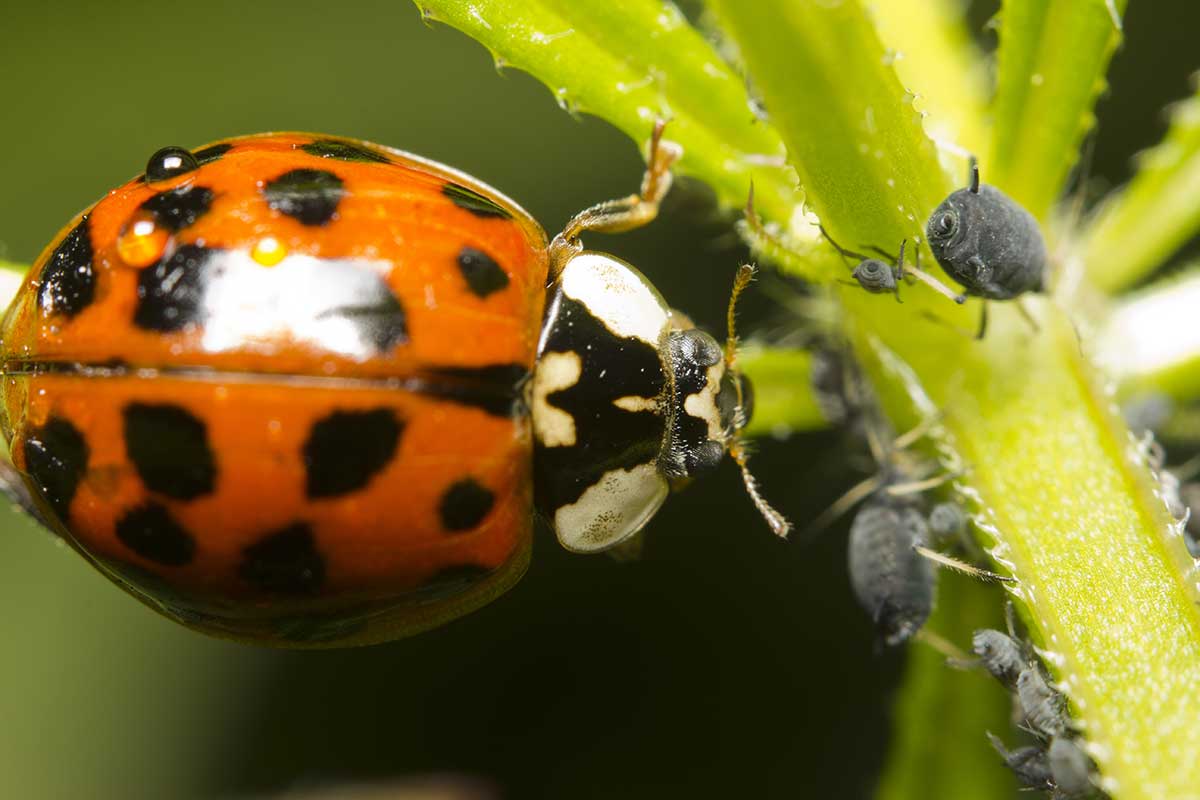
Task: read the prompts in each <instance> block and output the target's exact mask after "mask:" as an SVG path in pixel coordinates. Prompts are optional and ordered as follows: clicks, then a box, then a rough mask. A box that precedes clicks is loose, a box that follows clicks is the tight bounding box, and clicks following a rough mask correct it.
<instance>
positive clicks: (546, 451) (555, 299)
mask: <svg viewBox="0 0 1200 800" xmlns="http://www.w3.org/2000/svg"><path fill="white" fill-rule="evenodd" d="M545 326H546V331H547V332H546V334H545V343H544V345H543V353H556V352H557V353H575V354H576V355H577V356H579V359H580V362H581V366H582V372H581V374H580V376H579V380H578V381H576V382H575V383H574V384H573V385H571V386H569V387H567V388H565V389H562V390H560V391H557V392H551V393H550V394H549V395H548V396H547V397H546V401H547V402H548V403H549V404H550V405H551V406H554V407H555V408H558V409H561V410H562V411H564V412H566V413H568V414H570V415H571V418H572V419H573V420H574V422H575V444H574V445H571V446H567V447H542V446H541V445H540V444H538V443H536V442H535V445H534V446H535V455H534V496H535V499H536V500H537V503H538V507H539V509H541V510H542V511H543V512H544V513H546V514H547V515H549V516H553V513H554V511H555V510H556V509H558V508H561V507H562V506H564V505H569V504H571V503H574V502H575V501H577V500H578V499H579V498H580V496H581V495H582V494H583V493H584V492H585V491H586V490H587V489H588V488H589V487H591V486H593V485H595V484H596V483H597V482H599V481H600V479H601V478H602V477H603V476H604V474H605V473H606V472H609V471H610V470H628V469H631V468H633V467H635V466H638V465H641V464H653V463H656V462H657V460H658V456H659V451H660V449H661V448H662V443H663V440H664V434H665V433H666V419H665V416H664V415H663V414H662V413H660V412H659V411H658V410H651V409H645V410H638V411H628V410H625V409H623V408H619V407H618V406H616V405H615V404H614V402H613V401H615V400H616V399H618V398H620V397H656V398H657V397H661V396H662V394H663V390H664V385H665V382H666V379H665V377H664V374H663V364H662V359H661V358H660V356H659V354H658V350H657V349H656V348H655V347H654V346H652V345H650V344H649V343H647V342H645V341H643V340H641V339H638V338H636V337H632V336H630V337H618V336H616V335H615V334H613V332H612V331H611V330H609V329H608V328H607V327H606V326H605V325H604V323H603V322H601V321H600V320H598V319H597V318H596V317H595V316H593V315H592V313H591V311H589V310H588V308H587V306H585V305H584V304H582V303H580V302H578V301H576V300H573V299H571V298H570V297H568V296H566V295H565V294H563V293H562V291H561V288H558V289H555V291H554V293H553V294H552V296H551V302H550V304H549V309H548V310H547V312H546V322H545Z"/></svg>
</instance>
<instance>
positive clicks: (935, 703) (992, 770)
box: [875, 574, 1016, 800]
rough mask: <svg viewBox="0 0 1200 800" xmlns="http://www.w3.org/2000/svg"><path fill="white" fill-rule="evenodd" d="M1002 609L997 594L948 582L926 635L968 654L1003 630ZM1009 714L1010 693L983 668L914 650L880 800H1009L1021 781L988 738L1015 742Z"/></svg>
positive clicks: (963, 581)
mask: <svg viewBox="0 0 1200 800" xmlns="http://www.w3.org/2000/svg"><path fill="white" fill-rule="evenodd" d="M1000 607H1001V605H1000V599H999V598H998V597H997V595H996V591H995V589H994V587H989V586H985V585H983V584H979V583H977V582H972V581H971V580H970V579H969V578H966V577H964V576H961V575H949V574H947V575H943V576H942V577H941V583H940V586H939V587H938V605H937V609H936V611H935V612H934V614H933V616H932V617H931V618H930V620H929V623H928V624H927V625H926V627H925V630H926V631H936V633H937V635H938V636H939V637H941V638H942V639H943V640H945V641H947V642H949V643H950V644H952V645H954V646H955V647H958V648H960V649H961V648H966V649H967V650H968V652H969V648H970V644H971V636H972V634H973V633H974V632H975V631H976V630H977V629H979V628H986V627H992V628H996V627H1000V626H1002V625H1003V624H1004V623H1003V622H1002V621H1001V619H1000V614H999V609H1000ZM1011 714H1012V704H1011V701H1010V698H1009V696H1008V693H1007V692H1005V691H1004V690H1003V689H1002V688H1001V687H1000V685H999V684H998V683H996V682H995V681H994V680H992V677H991V676H990V675H988V674H987V673H986V672H984V671H983V670H982V669H976V670H952V669H947V667H946V656H945V655H944V654H942V653H940V652H938V651H937V650H936V649H934V648H933V647H930V646H929V645H927V644H923V643H921V644H917V645H916V646H914V647H911V648H910V649H909V652H908V663H907V665H906V667H905V673H904V682H903V684H902V685H901V687H900V692H899V694H898V696H897V702H896V709H895V721H894V722H893V724H892V745H891V748H890V749H889V751H888V758H887V763H886V764H885V765H884V770H883V777H882V778H881V780H880V782H879V790H878V791H877V792H876V794H875V797H876V800H911V799H912V798H917V797H929V798H957V799H959V800H967V798H970V800H990V798H996V800H1010V798H1012V797H1013V792H1014V791H1015V789H1016V782H1015V781H1014V780H1013V776H1012V773H1011V772H1009V771H1008V769H1007V768H1006V767H1005V766H1004V763H1003V762H1002V761H1001V760H1000V756H999V755H997V753H996V751H995V750H993V749H992V747H991V745H990V744H989V743H988V741H987V738H986V736H985V735H984V732H985V731H992V732H994V733H995V734H997V735H998V736H1001V738H1004V739H1010V738H1011V737H1008V736H1006V735H1005V732H1006V731H1007V730H1008V729H1009V728H1010V726H1011Z"/></svg>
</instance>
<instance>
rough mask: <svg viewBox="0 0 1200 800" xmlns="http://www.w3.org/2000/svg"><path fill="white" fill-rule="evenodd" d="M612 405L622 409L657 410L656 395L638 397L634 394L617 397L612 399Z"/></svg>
mask: <svg viewBox="0 0 1200 800" xmlns="http://www.w3.org/2000/svg"><path fill="white" fill-rule="evenodd" d="M613 405H614V406H616V407H617V408H619V409H621V410H622V411H657V410H658V398H657V397H638V396H637V395H635V394H630V395H626V396H625V397H618V398H617V399H616V400H613Z"/></svg>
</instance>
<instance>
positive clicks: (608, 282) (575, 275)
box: [559, 253, 670, 350]
mask: <svg viewBox="0 0 1200 800" xmlns="http://www.w3.org/2000/svg"><path fill="white" fill-rule="evenodd" d="M559 282H560V284H561V285H562V291H563V294H565V295H566V296H567V297H570V298H571V299H572V300H575V301H577V302H579V303H582V304H583V305H584V306H585V307H586V308H587V309H588V311H590V312H591V313H592V315H593V316H595V317H596V319H598V320H599V321H600V322H601V323H602V324H603V325H604V327H606V328H608V329H609V330H610V331H612V333H613V334H614V335H615V336H618V337H620V338H622V339H625V338H629V337H634V338H637V339H641V340H642V341H644V342H646V343H647V344H649V345H650V346H651V347H653V348H655V349H656V350H657V349H658V343H659V341H660V339H661V338H662V335H663V332H664V331H665V330H666V328H667V325H668V321H669V317H670V310H669V308H668V306H667V304H666V302H665V301H664V300H663V299H662V296H661V295H659V293H658V291H657V290H655V289H654V287H653V286H651V285H650V282H649V281H647V280H646V278H645V277H644V276H643V275H642V273H640V272H638V271H637V270H636V269H634V268H633V267H631V266H629V265H628V264H625V263H622V262H620V261H618V260H616V259H615V258H612V257H611V256H606V255H602V254H600V253H580V254H579V255H577V256H575V257H574V258H572V259H571V260H570V261H569V262H568V263H567V266H566V267H565V268H563V271H562V275H561V276H560V278H559Z"/></svg>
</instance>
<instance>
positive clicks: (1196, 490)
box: [1179, 482, 1200, 559]
mask: <svg viewBox="0 0 1200 800" xmlns="http://www.w3.org/2000/svg"><path fill="white" fill-rule="evenodd" d="M1179 498H1180V500H1182V501H1183V505H1184V507H1185V508H1186V509H1187V512H1185V513H1186V515H1187V525H1185V526H1184V529H1183V543H1184V544H1185V545H1187V549H1188V553H1189V554H1191V556H1192V558H1197V559H1200V483H1196V482H1189V483H1185V484H1183V486H1181V487H1179Z"/></svg>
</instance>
